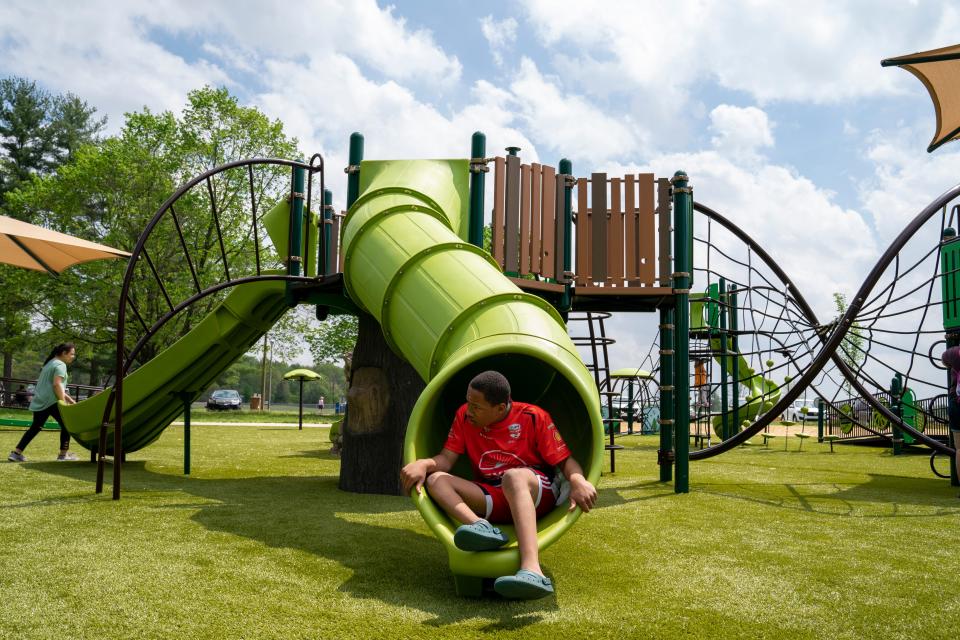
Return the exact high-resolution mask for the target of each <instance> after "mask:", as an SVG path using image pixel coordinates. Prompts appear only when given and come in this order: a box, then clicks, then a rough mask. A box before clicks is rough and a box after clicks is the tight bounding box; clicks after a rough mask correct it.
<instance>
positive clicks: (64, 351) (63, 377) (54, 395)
mask: <svg viewBox="0 0 960 640" xmlns="http://www.w3.org/2000/svg"><path fill="white" fill-rule="evenodd" d="M76 357H77V349H76V347H75V346H74V345H73V343H72V342H65V343H63V344H58V345H57V346H56V347H54V348H53V351H52V352H51V353H50V356H49V357H48V358H47V360H46V362H44V363H43V368H42V369H41V370H40V376H39V377H38V378H37V387H36V389H35V390H34V395H33V401H32V402H31V403H30V411H33V424H32V425H30V428H29V429H27V432H26V433H25V434H23V437H22V438H20V443H19V444H17V447H16V448H15V449H14V450H13V451H11V452H10V455H9V456H7V460H9V461H10V462H24V461H26V458H24V457H23V450H24V449H26V448H27V445H28V444H30V441H31V440H33V439H34V438H35V437H36V435H37V434H38V433H40V429H42V428H43V425H44V423H45V422H46V421H47V418H48V417H49V416H53V419H54V420H56V421H57V423H58V424H59V425H60V453H59V455H57V460H61V461H65V460H76V459H77V456H75V455H73V454H72V453H70V450H69V449H70V432H69V431H67V428H66V427H65V426H63V418H61V417H60V407H59V405H58V404H57V402H58V401H60V402H63V403H65V404H75V402H76V401H75V400H74V399H73V398H71V397H70V396H69V395H68V394H67V365H68V364H72V363H73V361H74V360H75V359H76Z"/></svg>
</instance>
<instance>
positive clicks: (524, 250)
mask: <svg viewBox="0 0 960 640" xmlns="http://www.w3.org/2000/svg"><path fill="white" fill-rule="evenodd" d="M519 241H520V268H519V270H518V272H519V273H520V275H522V276H525V275H527V274H528V273H530V165H528V164H525V165H521V167H520V238H519Z"/></svg>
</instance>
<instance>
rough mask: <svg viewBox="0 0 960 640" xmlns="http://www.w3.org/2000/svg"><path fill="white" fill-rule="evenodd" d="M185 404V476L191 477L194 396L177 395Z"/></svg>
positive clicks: (186, 393)
mask: <svg viewBox="0 0 960 640" xmlns="http://www.w3.org/2000/svg"><path fill="white" fill-rule="evenodd" d="M174 395H176V396H177V397H178V398H180V402H182V403H183V475H185V476H188V475H190V402H191V401H192V400H193V394H192V393H191V392H189V391H178V392H177V393H175V394H174Z"/></svg>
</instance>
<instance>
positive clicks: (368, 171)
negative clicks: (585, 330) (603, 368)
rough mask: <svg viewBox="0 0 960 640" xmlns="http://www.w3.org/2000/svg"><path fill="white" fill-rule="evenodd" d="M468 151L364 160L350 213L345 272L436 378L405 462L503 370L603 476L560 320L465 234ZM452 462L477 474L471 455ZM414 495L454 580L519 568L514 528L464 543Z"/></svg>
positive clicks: (551, 521) (562, 517)
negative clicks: (472, 384) (461, 156)
mask: <svg viewBox="0 0 960 640" xmlns="http://www.w3.org/2000/svg"><path fill="white" fill-rule="evenodd" d="M468 179H469V162H468V161H467V160H413V161H366V162H363V163H362V164H361V166H360V196H359V197H358V199H357V200H356V202H355V203H354V204H353V205H352V206H351V208H350V211H349V212H348V214H347V218H346V220H345V221H344V228H343V241H342V247H343V251H344V252H345V253H344V281H345V285H346V288H347V291H348V293H349V295H350V297H351V298H352V299H353V301H354V302H355V303H356V304H357V305H358V306H360V307H361V308H362V309H363V310H364V311H366V312H367V313H370V314H371V315H373V316H374V317H375V318H376V319H377V320H378V321H379V322H380V326H381V327H382V329H383V335H384V337H385V338H386V340H387V342H388V344H390V346H391V347H392V348H393V349H394V350H395V351H396V352H397V353H398V354H400V355H401V356H402V357H403V358H405V359H406V360H407V361H408V362H410V364H412V365H413V367H414V368H415V369H416V371H417V372H418V373H419V374H420V376H421V377H422V378H423V379H424V380H425V381H426V382H427V383H428V384H427V387H426V389H425V391H424V392H423V394H422V395H421V396H420V398H419V400H418V401H417V404H416V406H415V407H414V409H413V413H412V415H411V417H410V420H409V423H408V426H407V435H406V441H405V447H404V462H405V463H406V462H411V461H413V460H415V459H417V458H424V457H429V456H433V455H435V454H437V453H438V452H439V451H440V449H441V447H442V446H443V443H444V441H445V439H446V436H447V433H448V431H449V429H450V424H451V421H452V419H453V415H454V412H455V411H456V410H457V408H458V407H459V406H460V405H461V404H462V403H463V402H464V397H465V395H466V390H467V383H468V382H469V380H470V379H471V378H472V377H473V376H474V375H476V374H477V373H479V372H481V371H484V370H487V369H495V370H498V371H500V372H502V373H503V374H504V375H506V376H507V378H508V379H509V380H510V383H511V385H512V388H513V397H514V399H516V400H519V401H524V402H533V403H536V404H538V405H540V406H541V407H543V408H544V409H546V410H547V411H549V412H550V414H551V415H552V416H553V418H554V422H555V423H556V425H557V428H558V430H559V431H560V433H561V434H562V436H563V437H564V439H565V440H566V442H567V443H568V445H569V446H570V448H571V450H572V451H573V454H574V457H576V458H577V460H578V461H579V462H580V463H581V465H582V466H583V468H584V471H585V474H586V476H587V478H588V479H589V480H590V481H591V482H594V483H596V482H597V480H598V479H599V476H600V465H601V455H602V453H603V426H602V424H603V423H602V420H601V417H600V410H599V407H600V402H599V395H598V393H597V389H596V386H595V384H594V381H593V379H592V377H591V376H590V374H589V372H588V371H587V369H586V367H585V366H584V365H583V362H582V361H581V359H580V356H579V355H578V353H577V350H576V348H575V347H574V345H573V343H572V341H571V340H570V338H569V337H568V335H567V330H566V327H565V325H564V322H563V320H562V319H561V318H560V316H559V314H558V313H557V312H556V310H555V309H554V308H553V307H551V306H550V305H549V304H548V303H546V302H545V301H543V300H542V299H540V298H538V297H536V296H533V295H530V294H527V293H524V292H523V291H521V290H520V289H519V288H517V287H516V286H515V285H514V284H513V283H512V282H510V280H508V279H507V278H506V277H504V275H503V274H502V272H501V271H500V268H499V267H498V265H497V264H496V262H494V261H493V259H492V258H491V257H490V255H489V254H487V253H486V252H485V251H483V250H482V249H479V248H477V247H475V246H473V245H471V244H469V243H468V242H467V241H466V240H465V237H466V234H467V228H466V227H467V211H468V199H469V198H468V196H469V189H468ZM458 464H459V468H458V469H455V470H454V472H455V473H459V474H461V475H463V476H464V477H470V473H471V472H470V469H469V465H468V464H467V461H466V460H465V456H463V457H462V458H461V460H460V462H459V463H458ZM413 499H414V501H415V503H416V505H417V508H418V509H419V510H420V513H421V514H422V515H423V517H424V519H425V520H426V522H427V523H428V524H429V526H430V528H431V529H432V530H433V532H434V534H435V535H436V536H437V537H438V538H439V540H440V541H441V543H442V544H443V546H444V547H445V548H446V551H447V554H448V557H449V561H450V568H451V570H452V572H453V574H454V576H455V577H456V584H457V590H458V592H459V593H461V594H463V595H479V593H480V591H481V588H482V579H483V578H490V577H496V576H502V575H508V574H513V573H514V572H515V571H516V570H517V569H518V568H519V552H518V549H517V546H516V543H515V540H516V537H515V535H513V531H512V529H511V528H510V527H504V529H505V530H506V531H507V533H508V535H510V537H511V540H512V541H513V542H511V543H510V544H508V545H507V546H506V547H505V548H503V549H499V550H497V551H486V552H482V553H475V552H467V551H461V550H459V549H457V548H456V547H455V546H454V544H453V532H454V530H455V528H456V526H457V525H458V524H459V523H455V522H453V521H451V519H450V518H449V517H447V515H446V514H445V513H444V512H443V511H442V510H441V509H440V508H438V507H437V505H436V504H435V503H434V502H433V501H432V500H431V499H430V498H429V496H428V495H427V494H426V492H424V494H423V495H416V494H415V495H414V496H413ZM578 516H579V510H575V511H572V512H569V511H568V510H567V507H566V505H559V506H558V507H557V508H556V509H555V510H554V511H553V512H552V513H550V514H548V515H547V516H546V517H544V518H543V519H542V520H541V521H540V522H539V523H538V540H539V546H540V548H541V549H544V548H546V547H548V546H549V545H550V544H552V543H553V542H555V541H556V540H557V539H558V538H559V537H560V535H562V533H563V532H564V531H566V530H567V529H568V528H569V527H570V526H571V525H572V524H573V523H574V521H575V520H576V519H577V517H578Z"/></svg>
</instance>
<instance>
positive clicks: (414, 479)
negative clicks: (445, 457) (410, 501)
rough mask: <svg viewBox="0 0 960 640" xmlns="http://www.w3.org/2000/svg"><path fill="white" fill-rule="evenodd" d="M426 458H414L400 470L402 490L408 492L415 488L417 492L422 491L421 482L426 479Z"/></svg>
mask: <svg viewBox="0 0 960 640" xmlns="http://www.w3.org/2000/svg"><path fill="white" fill-rule="evenodd" d="M426 462H427V461H426V460H414V461H413V462H411V463H410V464H408V465H406V466H405V467H404V468H403V469H401V470H400V482H402V483H403V492H404V493H407V494H409V493H410V490H411V489H414V488H416V490H417V493H423V483H424V482H425V481H426V479H427V465H426Z"/></svg>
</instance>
